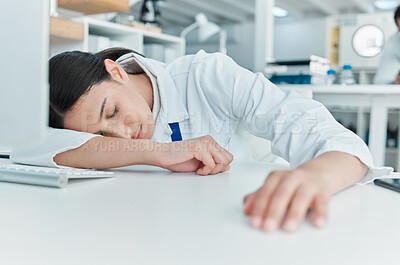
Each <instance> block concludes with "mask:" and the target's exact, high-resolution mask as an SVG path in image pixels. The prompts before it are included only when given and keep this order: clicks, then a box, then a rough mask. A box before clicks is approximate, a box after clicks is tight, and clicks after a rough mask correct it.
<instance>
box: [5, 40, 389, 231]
mask: <svg viewBox="0 0 400 265" xmlns="http://www.w3.org/2000/svg"><path fill="white" fill-rule="evenodd" d="M49 74H50V76H49V82H50V108H49V110H50V118H49V125H50V127H52V128H51V129H50V128H49V132H48V135H47V138H46V141H45V143H44V144H43V145H42V146H40V147H39V148H38V147H36V148H34V149H26V148H25V149H20V150H13V152H12V154H11V159H12V160H13V161H14V162H19V163H25V164H34V165H45V166H69V167H78V168H97V169H105V168H113V167H121V166H128V165H136V164H144V165H155V166H159V167H162V168H165V169H169V170H171V171H185V172H190V171H194V172H196V173H197V174H200V175H208V174H217V173H220V172H224V171H227V170H229V164H230V163H231V162H232V159H233V155H232V154H231V153H230V152H229V151H228V150H229V142H230V140H231V138H232V136H233V135H234V133H235V131H236V129H237V128H238V126H239V124H242V125H243V126H244V127H245V128H246V129H247V130H248V131H249V132H250V133H251V134H253V135H255V136H257V137H262V138H265V139H267V140H270V141H271V144H272V152H273V153H274V154H276V155H278V156H280V157H282V158H284V159H285V160H287V161H288V162H289V163H290V166H291V169H290V170H278V171H273V172H272V173H271V174H270V175H269V176H267V179H266V181H265V183H264V184H263V185H262V186H261V187H260V188H259V189H258V190H256V191H254V192H253V193H251V194H249V195H247V196H246V197H245V199H244V206H245V207H244V208H245V210H244V211H245V213H246V214H248V215H250V216H251V225H252V226H253V227H256V228H260V229H264V230H266V231H274V230H276V229H278V228H280V227H282V228H283V229H284V230H285V231H295V230H296V229H297V227H298V225H299V224H300V223H301V222H302V221H303V220H304V218H305V216H306V214H307V211H308V210H313V212H314V217H313V221H312V222H313V224H314V225H315V226H316V227H322V226H323V225H324V224H325V223H326V218H327V206H328V202H329V199H330V197H331V196H332V195H333V194H335V193H337V192H339V191H341V190H343V189H345V188H347V187H349V186H351V185H353V184H355V183H357V182H362V183H365V182H368V181H371V180H372V179H373V178H375V177H379V176H381V175H385V174H388V173H390V170H391V169H389V168H383V169H378V168H375V167H374V166H373V163H372V158H371V154H370V152H369V150H368V148H367V146H366V145H365V143H364V142H363V141H362V140H361V139H360V138H359V137H357V136H356V135H355V134H353V133H352V132H351V131H349V130H347V129H346V128H344V127H343V126H341V125H340V124H339V123H337V122H336V121H335V119H334V118H333V117H332V116H331V114H330V113H329V112H328V111H327V109H326V108H325V107H324V106H323V105H322V104H320V103H318V102H316V101H314V100H311V99H306V98H304V97H302V96H300V95H298V94H297V93H295V92H293V91H290V90H287V89H282V88H278V87H277V86H275V85H273V84H272V83H271V82H269V81H268V79H266V78H265V77H264V76H263V75H262V74H260V73H258V74H255V73H252V72H251V71H248V70H246V69H244V68H242V67H240V66H238V65H237V64H236V63H235V62H234V61H233V60H232V59H230V58H229V57H227V56H225V55H222V54H219V53H215V54H207V53H205V52H204V51H199V52H198V53H197V54H195V55H188V56H183V57H180V58H178V59H175V60H174V61H172V62H171V63H169V64H164V63H161V62H158V61H155V60H152V59H147V58H144V57H143V56H141V55H140V54H138V53H135V52H134V51H132V50H129V49H124V48H111V49H107V50H104V51H101V52H99V53H96V54H91V53H85V52H79V51H73V52H64V53H61V54H58V55H56V56H54V57H53V58H51V59H50V65H49ZM226 149H228V150H226Z"/></svg>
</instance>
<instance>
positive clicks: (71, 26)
mask: <svg viewBox="0 0 400 265" xmlns="http://www.w3.org/2000/svg"><path fill="white" fill-rule="evenodd" d="M50 36H51V37H52V38H61V39H67V40H75V41H83V39H84V26H83V24H82V23H78V22H74V21H71V20H68V19H64V18H58V17H51V18H50Z"/></svg>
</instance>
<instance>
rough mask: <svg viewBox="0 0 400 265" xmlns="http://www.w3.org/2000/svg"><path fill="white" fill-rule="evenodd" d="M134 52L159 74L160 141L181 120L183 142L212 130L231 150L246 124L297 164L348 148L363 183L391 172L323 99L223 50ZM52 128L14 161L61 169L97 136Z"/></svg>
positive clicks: (15, 154) (168, 136)
mask: <svg viewBox="0 0 400 265" xmlns="http://www.w3.org/2000/svg"><path fill="white" fill-rule="evenodd" d="M131 56H134V57H135V58H136V60H137V61H138V62H140V64H141V65H143V66H144V67H145V68H146V69H147V70H148V71H150V72H151V73H152V74H153V75H154V76H155V77H156V78H157V84H158V88H159V95H160V99H161V108H160V111H159V114H158V116H157V119H156V121H155V131H154V135H153V137H152V140H154V141H158V142H171V133H172V132H171V130H170V128H169V125H168V123H172V122H179V125H180V129H181V133H182V137H183V139H184V140H185V139H190V138H194V137H199V136H203V135H211V136H212V137H213V138H214V139H215V140H216V141H217V142H218V143H219V144H220V145H221V146H223V147H225V148H227V149H228V150H230V146H229V145H230V141H231V139H232V136H233V135H234V133H235V131H236V128H237V127H238V124H239V123H242V124H243V125H244V127H245V128H246V129H247V130H248V131H249V132H250V133H252V134H254V135H256V136H259V137H263V138H265V139H268V140H270V141H271V144H272V152H273V153H274V154H276V155H278V156H280V157H282V158H284V159H285V160H287V161H288V162H289V163H290V166H291V167H292V168H295V167H297V166H299V165H300V164H302V163H304V162H305V161H307V160H310V159H312V158H315V157H316V156H318V155H320V154H322V153H324V152H328V151H342V152H346V153H349V154H351V155H354V156H356V157H358V158H359V159H360V160H361V161H362V162H363V163H365V164H366V165H367V166H368V167H369V169H370V170H369V171H368V174H367V175H366V177H365V178H364V179H363V180H362V182H363V183H365V182H368V181H371V180H372V179H373V178H375V177H379V176H382V175H388V174H390V173H391V172H392V169H391V168H375V167H374V166H373V162H372V158H371V154H370V152H369V150H368V148H367V146H366V145H365V143H364V142H363V141H362V140H361V139H360V138H359V137H358V136H356V135H355V134H354V133H352V132H351V131H349V130H348V129H346V128H344V127H343V126H342V125H340V124H339V123H337V122H336V121H335V119H334V118H333V117H332V115H331V114H330V113H329V112H328V110H327V109H326V108H325V107H324V106H323V105H322V104H321V103H319V102H317V101H314V100H311V99H307V98H304V97H302V96H300V95H298V94H297V93H295V92H293V91H290V90H288V89H283V88H278V87H277V86H275V85H274V84H272V83H271V82H270V81H269V80H268V79H267V78H265V77H264V75H263V74H261V73H258V74H255V73H252V72H251V71H248V70H246V69H244V68H242V67H240V66H239V65H237V64H236V63H235V62H234V61H233V60H232V59H231V58H229V57H227V56H225V55H223V54H220V53H215V54H207V53H205V52H204V51H199V52H198V53H197V54H195V55H189V56H184V57H181V58H178V59H176V60H174V61H173V62H171V63H170V64H163V63H161V62H158V61H155V60H152V59H146V58H143V57H141V56H139V55H131ZM49 130H50V131H49V135H48V137H47V139H46V141H45V142H44V143H43V144H42V145H41V146H39V147H35V148H31V149H29V150H27V149H25V150H23V149H19V150H13V151H12V152H11V159H12V161H13V162H19V163H26V164H34V165H44V166H57V165H56V164H55V163H54V161H53V157H54V156H55V155H56V154H58V153H60V152H63V151H66V150H69V149H73V148H76V147H78V146H80V145H82V144H83V143H85V142H86V141H88V140H89V139H91V138H92V137H94V136H96V135H92V134H88V133H83V132H74V131H69V130H55V129H49ZM332 163H335V161H332Z"/></svg>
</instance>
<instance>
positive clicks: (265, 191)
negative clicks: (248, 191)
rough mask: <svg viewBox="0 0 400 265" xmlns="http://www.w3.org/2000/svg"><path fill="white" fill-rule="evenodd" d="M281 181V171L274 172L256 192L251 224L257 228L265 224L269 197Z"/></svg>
mask: <svg viewBox="0 0 400 265" xmlns="http://www.w3.org/2000/svg"><path fill="white" fill-rule="evenodd" d="M280 181H281V176H280V173H278V172H273V173H271V174H270V175H269V176H268V177H267V180H266V181H265V183H264V185H263V186H262V187H261V188H260V189H258V191H257V192H256V193H257V194H256V198H255V201H254V205H253V207H252V209H251V213H250V215H251V225H252V226H253V227H256V228H261V227H262V225H263V216H264V212H265V209H266V208H267V205H268V201H269V197H270V196H271V194H272V193H273V191H274V190H275V188H276V186H278V184H279V182H280Z"/></svg>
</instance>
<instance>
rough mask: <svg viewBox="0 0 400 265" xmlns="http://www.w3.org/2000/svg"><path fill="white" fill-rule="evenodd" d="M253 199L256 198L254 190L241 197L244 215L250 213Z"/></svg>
mask: <svg viewBox="0 0 400 265" xmlns="http://www.w3.org/2000/svg"><path fill="white" fill-rule="evenodd" d="M255 199H256V193H255V192H253V193H251V194H249V195H247V196H246V197H244V199H243V203H244V213H245V214H246V215H249V214H250V213H251V209H252V208H253V205H254V201H255Z"/></svg>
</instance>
